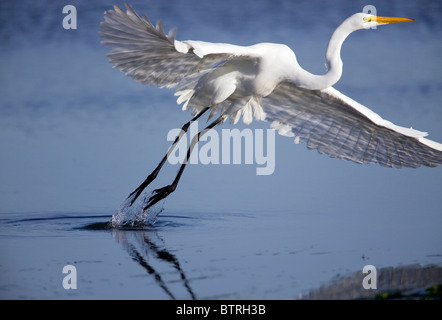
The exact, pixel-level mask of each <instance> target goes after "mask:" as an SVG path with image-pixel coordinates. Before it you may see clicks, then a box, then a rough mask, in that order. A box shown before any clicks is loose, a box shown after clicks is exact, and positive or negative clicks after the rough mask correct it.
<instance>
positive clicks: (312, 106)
mask: <svg viewBox="0 0 442 320" xmlns="http://www.w3.org/2000/svg"><path fill="white" fill-rule="evenodd" d="M262 105H263V109H264V112H265V113H266V120H270V121H273V122H272V127H273V128H275V129H281V128H283V129H284V130H283V133H284V135H286V136H292V137H295V142H296V143H297V142H305V143H307V147H308V148H309V149H316V150H318V152H319V153H324V154H328V155H329V156H330V157H333V158H339V159H344V160H350V161H354V162H357V163H378V164H380V165H381V166H386V167H397V168H401V167H412V168H416V167H419V166H428V167H435V166H437V165H439V164H442V145H441V144H439V143H437V142H434V141H431V140H428V139H426V138H423V137H424V136H426V133H425V132H421V131H418V130H414V129H411V128H404V127H400V126H397V125H395V124H393V123H391V122H390V121H387V120H384V119H382V118H381V117H380V116H379V115H378V114H376V113H374V112H373V111H371V110H370V109H368V108H367V107H365V106H362V105H361V104H359V103H357V102H356V101H354V100H352V99H350V98H348V97H346V96H345V95H343V94H342V93H340V92H339V91H337V90H336V89H334V88H328V89H325V90H321V91H312V90H307V89H302V88H299V87H296V86H295V85H294V84H291V83H288V82H283V83H281V84H280V85H279V86H278V87H277V88H276V89H275V90H274V91H273V92H272V93H271V94H270V95H269V96H267V97H265V98H263V99H262Z"/></svg>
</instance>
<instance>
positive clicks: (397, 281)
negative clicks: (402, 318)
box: [303, 265, 442, 300]
mask: <svg viewBox="0 0 442 320" xmlns="http://www.w3.org/2000/svg"><path fill="white" fill-rule="evenodd" d="M367 275H368V274H364V273H362V272H361V271H358V272H355V273H353V274H352V275H350V276H347V277H339V278H338V279H336V280H334V281H332V284H330V285H327V286H322V287H321V288H319V289H315V290H312V291H310V292H309V294H308V295H307V296H305V297H303V299H312V300H322V299H327V300H329V299H333V300H338V299H340V300H341V299H373V298H374V299H390V298H394V299H396V298H398V299H440V298H441V292H440V291H441V286H442V267H440V266H436V265H427V266H420V265H410V266H403V267H395V268H394V267H388V268H382V269H379V270H377V271H376V278H377V289H364V287H363V284H362V283H363V280H364V277H366V276H367Z"/></svg>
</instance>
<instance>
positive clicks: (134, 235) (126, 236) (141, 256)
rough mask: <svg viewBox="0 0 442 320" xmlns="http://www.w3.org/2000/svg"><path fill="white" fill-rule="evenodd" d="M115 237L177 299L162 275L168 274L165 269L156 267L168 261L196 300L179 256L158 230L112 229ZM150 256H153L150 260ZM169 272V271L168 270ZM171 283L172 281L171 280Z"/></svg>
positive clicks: (167, 292)
mask: <svg viewBox="0 0 442 320" xmlns="http://www.w3.org/2000/svg"><path fill="white" fill-rule="evenodd" d="M112 236H113V238H114V239H115V240H116V241H117V242H118V243H120V244H121V245H122V246H123V248H124V249H125V250H126V251H127V252H128V253H129V255H130V256H131V257H132V259H133V260H134V261H136V262H137V263H139V264H140V266H142V267H143V268H144V269H145V270H146V271H147V273H148V274H149V275H152V276H153V277H154V279H155V282H156V283H157V285H158V286H159V287H160V288H161V289H162V290H163V291H164V292H165V293H166V294H167V296H169V297H170V298H171V299H174V300H175V299H176V296H175V295H174V293H173V292H172V290H171V288H170V287H169V285H168V281H165V280H164V279H163V277H162V276H161V272H162V273H163V275H164V274H166V272H164V270H163V269H160V270H158V268H155V267H154V264H155V263H157V262H167V263H168V264H169V265H170V266H172V267H173V268H174V269H175V270H176V271H177V272H178V273H179V275H180V281H181V282H182V284H183V286H184V287H185V289H186V291H187V293H188V294H189V296H190V298H191V299H193V300H195V299H196V295H195V293H194V292H193V290H192V288H191V287H190V284H189V280H188V279H187V277H186V274H185V272H184V270H183V269H182V268H181V265H180V262H179V261H178V259H177V257H176V256H175V255H173V254H172V253H170V252H169V251H168V250H167V247H166V244H165V243H164V240H163V239H162V238H161V237H160V236H159V235H158V232H157V231H156V230H133V229H131V230H124V229H112ZM149 258H153V260H152V261H150V262H149ZM167 274H169V272H167ZM169 283H170V282H169Z"/></svg>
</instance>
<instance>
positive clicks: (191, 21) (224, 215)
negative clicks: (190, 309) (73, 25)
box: [0, 0, 442, 299]
mask: <svg viewBox="0 0 442 320" xmlns="http://www.w3.org/2000/svg"><path fill="white" fill-rule="evenodd" d="M115 3H118V4H120V5H121V6H122V2H120V1H116V2H115ZM65 4H66V3H65V2H63V1H38V2H35V3H30V2H28V1H14V2H12V1H11V2H2V3H1V4H0V38H1V43H2V50H1V51H0V67H1V70H2V72H1V74H0V88H1V89H0V90H1V94H0V150H1V151H0V297H1V298H2V299H11V298H12V299H53V298H55V299H80V298H86V299H101V298H104V299H105V298H138V299H173V298H176V299H194V298H197V299H211V298H213V299H244V298H247V299H293V298H299V297H301V296H305V295H306V294H308V292H309V291H310V290H312V289H316V288H319V287H320V286H321V285H326V284H328V283H329V282H330V281H331V280H333V279H336V277H340V276H344V275H347V274H353V273H354V272H358V271H361V270H362V268H363V267H364V266H365V265H368V264H370V265H374V266H375V267H376V268H379V269H381V268H385V267H398V266H404V265H410V264H419V265H421V266H426V265H440V264H441V262H442V258H441V257H442V237H441V233H440V227H441V225H442V214H441V213H442V212H441V207H442V197H441V194H442V168H440V167H438V168H432V169H429V168H420V169H415V170H413V169H400V170H398V169H386V168H382V167H380V166H374V165H369V166H361V165H357V164H353V163H349V162H345V161H340V160H336V159H329V158H328V157H326V156H322V155H318V153H317V152H314V151H309V150H306V148H305V145H294V144H293V141H292V140H291V139H289V138H286V137H281V136H277V137H276V146H275V151H276V159H275V160H276V163H275V172H274V173H273V174H272V175H269V176H257V175H256V174H255V173H256V165H249V164H241V165H203V164H198V165H189V166H188V168H187V169H186V171H185V173H184V175H183V178H182V179H181V181H180V185H179V187H178V189H177V191H176V192H175V193H174V194H172V195H171V196H170V197H169V198H168V199H167V200H166V201H165V203H164V211H163V212H162V213H161V215H160V216H159V217H158V221H157V223H156V224H155V225H154V227H150V228H146V229H143V230H140V229H138V230H127V229H125V230H116V229H104V228H100V227H99V226H100V224H103V223H105V222H107V221H109V220H110V217H111V215H112V214H113V213H114V212H115V211H116V210H117V209H118V207H119V205H120V204H121V203H122V202H123V200H124V199H125V197H126V196H127V195H128V194H129V193H130V192H131V191H132V190H133V189H134V188H135V187H137V186H138V184H139V183H140V182H141V181H142V180H143V179H144V178H145V176H146V175H147V174H148V173H149V172H150V171H151V170H152V169H153V168H154V167H155V166H156V164H157V163H158V162H159V160H160V159H161V157H162V156H163V154H164V152H166V150H167V148H168V146H169V144H170V142H168V141H167V140H166V136H167V133H168V132H169V130H170V129H172V128H178V127H181V125H182V124H183V123H184V122H186V121H188V120H189V118H190V115H189V114H188V113H184V112H181V111H180V108H179V107H178V106H176V103H175V98H174V96H173V92H172V91H168V90H165V89H163V90H160V89H157V88H151V87H146V86H142V85H140V84H138V83H135V82H133V81H132V80H131V79H128V78H126V77H125V76H124V75H123V74H122V73H121V72H119V71H116V70H113V69H112V68H111V65H110V64H109V63H108V61H107V58H106V57H105V54H106V52H107V51H108V49H107V48H104V47H102V46H101V45H100V39H99V38H98V36H97V31H98V26H99V23H100V21H102V16H103V12H104V11H105V10H108V9H110V8H111V7H112V5H113V4H114V2H111V1H94V2H93V3H89V2H87V3H85V2H84V1H71V2H70V4H72V5H75V6H76V8H77V15H78V29H77V30H64V29H63V27H62V19H63V17H64V15H63V14H62V8H63V6H64V5H65ZM131 4H132V5H133V6H134V8H135V9H136V10H137V11H138V12H139V13H141V12H145V13H147V14H148V16H149V17H151V20H152V21H155V20H156V19H163V21H164V25H165V28H166V29H170V28H172V27H174V26H178V35H177V38H178V39H196V40H207V41H216V42H230V43H236V44H246V45H248V44H253V43H256V42H262V41H272V42H282V43H286V44H288V45H289V46H291V47H292V48H293V49H294V50H295V52H296V54H297V57H298V61H299V62H300V64H301V65H302V66H303V67H304V68H306V69H308V70H311V71H312V72H316V73H322V72H324V60H323V56H324V51H325V48H326V44H327V41H328V39H329V37H330V35H331V33H332V31H333V30H334V28H336V27H337V25H339V23H340V22H341V21H342V20H344V19H345V18H346V17H348V16H350V15H351V14H353V13H355V12H357V11H361V10H362V8H363V7H364V5H366V4H368V3H365V2H359V1H334V2H331V3H330V4H325V5H324V4H322V3H321V4H319V3H315V2H312V1H296V2H295V1H290V2H289V1H241V2H239V1H233V0H232V1H216V2H215V1H204V2H201V1H167V2H165V1H134V2H131ZM369 4H372V5H375V6H376V8H377V11H378V12H377V13H378V14H379V15H385V16H403V17H410V18H415V19H416V21H415V22H413V23H407V24H400V25H399V24H398V25H391V26H383V27H379V28H378V29H377V30H369V31H365V30H363V31H359V32H357V33H354V34H352V35H351V36H350V37H349V39H347V41H346V42H345V43H344V46H343V52H342V58H343V61H344V74H343V77H342V79H341V80H340V82H339V83H338V84H337V85H336V86H335V87H336V88H337V89H339V90H340V91H341V92H343V93H345V94H347V95H349V96H350V97H352V98H353V99H355V100H357V101H359V102H361V103H363V104H364V105H366V106H368V107H370V108H372V109H373V110H375V111H376V112H378V113H379V114H380V115H381V116H383V117H384V118H386V119H389V120H391V121H393V122H394V123H396V124H399V125H403V126H413V128H416V129H419V130H423V131H428V132H429V133H430V136H429V138H430V139H434V140H436V141H439V142H442V126H441V125H440V124H441V123H442V109H441V103H440V101H442V90H441V89H442V81H441V77H440V74H441V73H442V64H441V57H440V52H442V43H441V42H440V39H441V36H442V23H441V22H440V16H441V14H442V5H441V4H440V1H426V2H425V4H422V3H421V2H420V1H389V2H388V3H387V2H385V1H371V2H370V3H369ZM200 127H202V125H200ZM223 128H233V127H232V126H230V125H229V124H226V125H224V126H223ZM238 128H239V129H244V128H245V126H243V125H239V126H238ZM251 128H252V129H267V128H268V124H267V123H256V122H254V123H253V124H252V125H251ZM220 129H221V128H220ZM177 169H178V168H177V167H176V166H172V165H170V164H169V165H168V166H167V167H166V168H164V170H163V171H162V172H161V175H160V176H159V178H158V181H156V182H155V184H154V185H153V186H152V187H153V188H157V187H161V186H163V185H165V184H168V183H170V181H171V179H172V178H173V176H174V174H175V173H176V171H177ZM97 226H98V227H97ZM68 264H70V265H74V266H75V267H76V269H77V280H78V288H77V289H76V290H65V289H64V288H63V286H62V281H63V278H64V277H65V276H66V275H65V274H63V273H62V270H63V267H64V266H65V265H68Z"/></svg>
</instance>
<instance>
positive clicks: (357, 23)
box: [347, 13, 414, 30]
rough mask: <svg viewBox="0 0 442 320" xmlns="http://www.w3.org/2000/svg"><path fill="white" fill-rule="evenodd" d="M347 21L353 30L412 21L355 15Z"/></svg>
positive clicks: (364, 14) (370, 15) (362, 14)
mask: <svg viewBox="0 0 442 320" xmlns="http://www.w3.org/2000/svg"><path fill="white" fill-rule="evenodd" d="M347 21H348V22H349V23H350V24H351V25H352V28H353V29H354V30H359V29H370V28H374V27H377V26H381V25H384V24H389V23H398V22H409V21H414V19H408V18H396V17H378V16H374V15H372V14H366V13H356V14H354V15H352V16H351V17H350V18H348V19H347Z"/></svg>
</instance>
